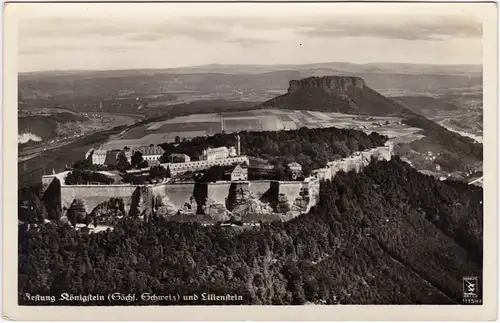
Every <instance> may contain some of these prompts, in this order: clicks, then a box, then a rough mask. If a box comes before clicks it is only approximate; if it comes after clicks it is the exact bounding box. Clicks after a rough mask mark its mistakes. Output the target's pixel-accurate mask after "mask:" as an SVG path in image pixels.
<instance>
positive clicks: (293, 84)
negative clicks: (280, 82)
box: [288, 76, 365, 93]
mask: <svg viewBox="0 0 500 323" xmlns="http://www.w3.org/2000/svg"><path fill="white" fill-rule="evenodd" d="M364 87H365V81H364V80H363V79H362V78H360V77H354V76H324V77H309V78H306V79H302V80H292V81H290V86H289V88H288V93H293V92H295V91H297V90H300V89H305V88H321V89H323V90H326V91H328V92H331V93H333V92H336V91H338V92H346V91H350V90H351V89H352V88H357V89H360V90H362V89H363V88H364Z"/></svg>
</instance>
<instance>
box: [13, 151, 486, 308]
mask: <svg viewBox="0 0 500 323" xmlns="http://www.w3.org/2000/svg"><path fill="white" fill-rule="evenodd" d="M482 194H483V193H482V189H481V188H477V187H472V186H467V185H465V184H462V183H458V182H448V181H447V182H440V181H437V180H435V179H433V178H432V177H429V176H426V175H423V174H421V173H419V172H418V171H417V170H415V169H413V168H411V167H410V166H409V165H408V164H406V163H403V162H402V161H401V160H400V159H399V158H398V157H395V158H393V159H392V160H391V161H389V162H387V161H380V162H376V161H373V162H372V164H370V165H369V166H368V167H366V168H365V169H364V170H363V171H362V172H361V173H358V174H356V173H354V172H349V173H347V174H346V173H338V174H337V176H336V177H335V179H334V180H333V181H332V182H325V183H322V187H321V190H320V203H319V205H318V206H317V207H315V208H313V209H312V210H311V212H310V213H309V214H305V215H302V216H299V217H297V218H295V219H293V220H291V221H289V222H285V223H281V222H280V223H268V224H263V225H262V226H261V227H260V228H253V229H249V230H243V231H241V230H234V229H233V228H227V229H224V228H220V227H216V226H213V227H204V226H201V225H199V224H189V223H175V222H166V221H164V220H163V219H153V220H152V221H151V222H149V223H146V222H141V221H139V220H137V219H133V218H128V219H126V220H124V221H122V222H121V224H120V225H119V226H117V227H116V228H115V229H114V230H113V231H106V232H100V233H97V234H94V233H92V234H88V233H85V232H83V231H80V232H77V231H74V230H73V229H72V228H70V227H69V226H57V225H55V224H50V223H49V224H40V225H38V227H34V226H31V227H30V228H28V226H27V225H22V226H20V227H19V301H20V303H21V304H25V302H26V301H25V300H24V298H23V297H22V295H23V294H24V293H31V294H44V295H47V294H51V293H52V294H54V293H56V295H57V294H59V293H61V292H67V293H73V294H88V293H92V294H107V293H111V292H122V293H129V292H130V293H137V297H138V298H140V294H141V293H145V292H155V293H158V294H162V293H171V294H172V293H178V294H180V295H192V294H193V293H198V294H201V293H203V292H208V293H210V292H211V293H216V294H226V293H236V294H239V295H241V296H242V297H243V300H242V301H240V302H233V303H231V302H222V303H223V304H276V305H277V304H304V303H307V302H313V303H318V304H338V303H340V304H457V303H460V302H461V296H462V277H463V276H479V277H481V272H482V223H483V211H482V198H483V197H482ZM180 303H181V304H195V303H198V304H204V305H207V304H215V303H217V302H215V301H214V302H202V301H201V300H200V299H198V301H194V300H191V301H181V302H180ZM42 304H43V303H36V305H42ZM64 304H65V305H70V304H69V303H64ZM102 304H103V305H105V304H107V303H106V302H103V303H102ZM134 304H135V305H153V303H151V302H143V301H136V302H135V303H134ZM163 304H179V303H178V302H174V303H172V302H170V303H169V302H167V301H166V302H164V303H163ZM79 305H95V304H94V303H92V302H89V303H86V304H81V303H79ZM116 305H118V303H117V304H116Z"/></svg>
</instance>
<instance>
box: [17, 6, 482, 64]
mask: <svg viewBox="0 0 500 323" xmlns="http://www.w3.org/2000/svg"><path fill="white" fill-rule="evenodd" d="M25 5H27V6H30V7H26V8H24V9H23V10H19V11H18V12H17V14H18V16H16V17H18V40H17V41H18V67H19V71H20V72H28V71H43V70H46V71H50V70H80V69H88V70H116V69H136V68H174V67H182V66H195V65H204V64H262V65H274V64H308V63H321V62H350V63H361V64H362V63H373V62H394V63H416V64H481V63H482V20H481V19H482V18H481V17H482V16H481V14H480V11H473V10H471V9H472V6H470V5H469V6H468V5H467V4H449V6H446V5H444V4H441V6H438V5H439V4H436V5H433V4H427V5H425V4H413V5H410V4H408V5H397V4H395V5H392V6H390V5H387V4H367V3H360V4H352V3H350V4H345V3H344V4H320V3H316V4H297V3H296V4H291V3H288V4H276V3H274V4H250V3H246V4H245V3H234V4H200V3H197V4H179V3H175V4H172V3H171V4H165V3H163V4H158V3H156V4H155V3H150V4H123V3H121V4H112V3H111V4H110V3H107V4H105V3H94V4H89V3H87V4H76V3H73V4H25Z"/></svg>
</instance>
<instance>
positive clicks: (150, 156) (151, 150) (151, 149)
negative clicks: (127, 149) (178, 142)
mask: <svg viewBox="0 0 500 323" xmlns="http://www.w3.org/2000/svg"><path fill="white" fill-rule="evenodd" d="M136 152H140V153H141V154H142V158H143V159H144V160H145V161H150V160H160V158H161V156H163V154H164V153H165V150H164V149H163V148H161V147H160V146H142V147H138V148H134V149H133V151H132V155H134V154H135V153H136Z"/></svg>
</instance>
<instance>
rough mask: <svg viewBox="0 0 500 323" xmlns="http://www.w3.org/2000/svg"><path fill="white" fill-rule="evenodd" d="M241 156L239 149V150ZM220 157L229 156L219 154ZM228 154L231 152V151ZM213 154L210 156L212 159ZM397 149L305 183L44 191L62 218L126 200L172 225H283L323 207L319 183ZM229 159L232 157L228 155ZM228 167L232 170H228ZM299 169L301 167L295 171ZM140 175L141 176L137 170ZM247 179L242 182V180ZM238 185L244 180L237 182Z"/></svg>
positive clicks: (240, 160)
mask: <svg viewBox="0 0 500 323" xmlns="http://www.w3.org/2000/svg"><path fill="white" fill-rule="evenodd" d="M236 150H237V153H239V152H240V146H239V144H238V146H237V149H236ZM216 151H217V154H220V153H221V152H222V155H221V156H225V154H226V150H224V149H218V150H216ZM228 153H229V150H228ZM210 154H211V153H206V155H207V156H209V155H210ZM392 154H393V145H392V143H391V142H387V143H386V144H385V145H384V146H381V147H376V148H373V149H369V150H365V151H360V152H356V153H354V154H352V155H351V156H349V157H346V158H342V159H339V160H334V161H331V162H329V163H328V164H327V165H326V167H324V168H320V169H316V170H314V171H313V172H312V175H311V176H309V177H308V178H305V179H304V180H302V181H275V180H255V181H248V180H235V181H220V182H213V183H194V182H179V183H174V182H168V181H167V182H163V183H159V184H147V185H132V184H119V185H66V184H65V178H66V176H67V175H68V173H69V171H66V172H63V173H59V174H51V175H44V176H43V177H42V187H43V191H44V192H45V191H46V190H47V189H48V188H49V187H51V186H52V187H53V189H52V190H51V191H52V192H54V190H55V191H56V192H58V193H59V194H60V200H61V208H62V209H63V212H64V211H65V210H67V209H69V207H70V206H71V204H72V203H73V202H74V201H75V200H84V201H85V202H86V205H87V212H88V213H89V214H96V213H99V212H100V211H99V210H101V209H102V206H103V205H104V204H106V203H107V202H108V201H109V200H110V199H111V198H119V199H122V200H123V204H124V211H125V213H126V214H131V213H132V210H133V213H134V214H142V215H145V214H150V213H152V212H155V213H156V214H158V215H161V216H164V217H167V218H170V219H171V220H173V221H202V222H212V223H213V222H217V221H225V220H228V219H229V218H230V216H231V215H237V216H239V217H241V218H242V219H243V220H244V222H256V221H271V220H282V221H287V220H290V219H291V218H293V217H295V216H297V215H299V214H304V213H307V212H308V211H309V210H310V208H311V207H312V206H314V205H316V204H317V203H318V201H319V190H320V181H321V180H331V179H333V178H334V177H335V174H336V173H338V172H339V171H344V172H348V171H351V170H354V171H356V172H358V171H360V170H361V169H362V168H363V167H365V166H366V165H368V164H369V163H370V161H371V159H372V158H375V159H377V160H390V159H391V156H392ZM228 156H229V155H228ZM221 162H222V163H230V164H235V163H236V164H246V165H248V164H249V161H248V157H247V156H239V155H236V156H233V157H231V156H229V157H227V158H219V159H217V158H214V159H212V158H208V159H207V160H200V161H192V162H191V161H189V162H184V163H167V164H162V165H164V167H169V168H170V170H171V172H172V173H176V172H178V173H181V172H185V171H190V170H191V171H192V170H196V169H202V168H205V169H206V168H209V167H211V166H212V165H213V163H216V164H217V165H221V164H220V163H221ZM228 165H229V164H228ZM293 166H294V167H297V169H298V166H300V165H293ZM139 171H140V170H139ZM241 178H243V177H241ZM237 179H240V177H237Z"/></svg>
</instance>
